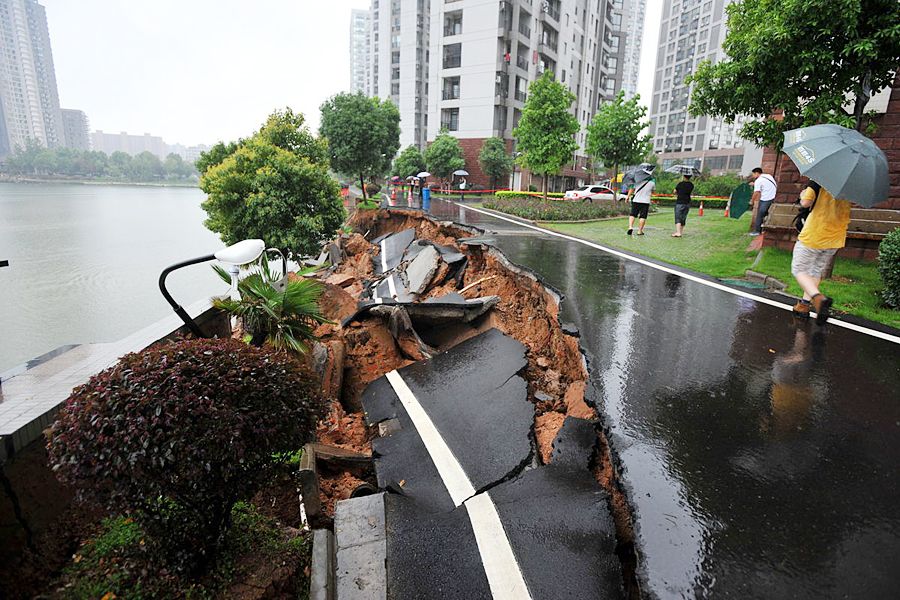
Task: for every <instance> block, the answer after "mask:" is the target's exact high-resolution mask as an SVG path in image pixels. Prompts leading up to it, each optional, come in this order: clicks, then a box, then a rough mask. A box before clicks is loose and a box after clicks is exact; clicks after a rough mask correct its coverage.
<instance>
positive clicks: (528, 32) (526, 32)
mask: <svg viewBox="0 0 900 600" xmlns="http://www.w3.org/2000/svg"><path fill="white" fill-rule="evenodd" d="M519 33H521V34H522V35H524V36H525V37H527V38H528V39H531V27H529V26H528V25H521V24H520V25H519Z"/></svg>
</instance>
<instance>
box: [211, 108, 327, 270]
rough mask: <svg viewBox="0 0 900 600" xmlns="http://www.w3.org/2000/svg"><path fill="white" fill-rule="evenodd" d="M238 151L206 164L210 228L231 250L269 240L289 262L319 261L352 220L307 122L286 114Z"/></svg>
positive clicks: (271, 120) (241, 143)
mask: <svg viewBox="0 0 900 600" xmlns="http://www.w3.org/2000/svg"><path fill="white" fill-rule="evenodd" d="M223 146H225V148H226V149H227V148H228V147H230V146H232V145H223ZM233 148H234V150H233V152H231V153H230V154H226V153H225V152H224V151H223V149H222V148H218V149H214V150H215V154H214V156H208V155H207V156H206V162H205V163H204V164H208V165H209V166H208V167H207V169H206V171H205V172H204V173H203V176H202V177H201V179H200V188H201V189H202V190H203V191H204V192H206V193H207V195H208V198H207V200H206V201H205V202H204V203H203V208H204V209H205V210H206V212H207V214H208V215H209V218H208V219H207V220H206V223H205V224H206V226H207V228H209V229H211V230H212V231H215V232H217V233H219V234H220V236H221V238H222V240H223V241H224V242H225V243H226V244H234V243H235V242H238V241H240V240H243V239H247V238H261V239H263V240H265V241H266V244H267V245H269V246H274V247H276V248H279V249H281V250H282V251H283V252H285V253H286V254H288V255H289V256H298V255H309V254H314V253H317V252H318V251H319V249H320V247H321V243H322V242H323V241H324V240H326V239H327V238H328V237H330V236H332V235H334V233H335V231H337V229H338V227H340V225H341V223H342V221H343V219H344V206H343V203H342V202H341V198H340V193H339V189H338V185H337V182H335V181H334V179H332V178H331V176H330V175H329V173H328V148H327V146H326V144H325V142H324V141H323V140H318V139H316V138H315V137H313V136H312V135H311V134H310V133H309V130H308V129H307V127H306V125H305V121H304V118H303V115H302V114H300V113H294V112H292V111H291V110H290V109H286V110H285V111H276V112H274V113H272V115H271V116H269V118H268V120H266V122H265V124H264V125H263V126H262V128H261V129H260V130H259V131H257V132H256V133H254V134H253V135H252V136H251V137H249V138H247V139H243V140H240V141H239V142H237V143H235V144H233ZM216 160H218V162H215V161H216ZM214 162H215V164H213V163H214Z"/></svg>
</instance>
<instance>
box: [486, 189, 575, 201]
mask: <svg viewBox="0 0 900 600" xmlns="http://www.w3.org/2000/svg"><path fill="white" fill-rule="evenodd" d="M496 195H497V198H508V199H520V200H525V199H528V198H543V196H542V194H541V193H540V192H523V191H516V190H501V191H499V192H497V194H496ZM565 196H566V195H565V193H563V192H547V197H548V198H565Z"/></svg>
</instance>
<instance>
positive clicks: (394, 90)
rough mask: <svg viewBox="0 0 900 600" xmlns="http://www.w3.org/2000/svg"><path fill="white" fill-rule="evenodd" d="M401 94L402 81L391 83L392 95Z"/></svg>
mask: <svg viewBox="0 0 900 600" xmlns="http://www.w3.org/2000/svg"><path fill="white" fill-rule="evenodd" d="M399 95H400V82H394V83H392V84H391V96H399Z"/></svg>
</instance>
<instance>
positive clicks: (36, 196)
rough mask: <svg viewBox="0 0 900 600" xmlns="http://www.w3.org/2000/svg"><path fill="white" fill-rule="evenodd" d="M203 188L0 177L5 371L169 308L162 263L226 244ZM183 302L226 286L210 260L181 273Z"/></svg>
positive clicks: (130, 328) (112, 334)
mask: <svg viewBox="0 0 900 600" xmlns="http://www.w3.org/2000/svg"><path fill="white" fill-rule="evenodd" d="M204 198H205V195H204V194H203V192H201V191H200V190H199V189H197V188H163V187H140V186H118V185H116V186H112V185H80V184H36V183H0V260H4V259H5V260H9V263H10V266H9V267H4V268H0V372H3V371H5V370H7V369H9V368H11V367H14V366H16V365H18V364H20V363H22V362H24V361H26V360H29V359H31V358H34V357H36V356H39V355H41V354H43V353H45V352H49V351H51V350H53V349H55V348H58V347H59V346H62V345H66V344H80V343H90V342H109V341H114V340H117V339H120V338H122V337H125V336H127V335H129V334H130V333H132V332H134V331H136V330H138V329H140V328H142V327H144V326H146V325H149V324H150V323H153V322H154V321H156V320H158V319H160V318H162V317H164V316H166V315H168V314H170V313H171V308H170V307H169V305H168V304H167V303H166V301H165V300H164V299H163V297H162V296H161V295H160V293H159V289H158V287H157V280H158V278H159V273H160V271H162V269H164V268H165V267H166V266H168V265H170V264H172V263H174V262H178V261H180V260H184V259H187V258H192V257H195V256H202V255H204V254H209V253H211V252H214V251H215V250H217V249H219V248H221V247H223V246H224V244H223V243H222V242H221V241H220V240H219V238H218V236H217V235H216V234H214V233H212V232H210V231H208V230H207V229H206V228H205V227H204V226H203V220H204V218H205V217H206V213H205V212H204V211H203V209H202V208H200V203H201V202H202V201H203V200H204ZM167 282H168V288H169V290H170V291H171V292H172V295H173V296H174V297H175V299H176V300H177V301H178V302H179V303H181V304H182V305H183V306H187V305H189V304H190V303H192V302H195V301H197V300H200V299H201V298H204V297H208V296H211V295H213V294H218V293H222V292H224V291H226V290H227V286H226V285H225V284H223V283H222V282H221V281H220V280H219V279H218V278H217V277H216V275H215V274H214V273H213V271H212V269H211V268H210V266H209V264H201V265H194V266H191V267H186V268H185V269H182V270H180V271H176V272H175V273H173V274H172V275H170V276H169V278H168V281H167Z"/></svg>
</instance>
